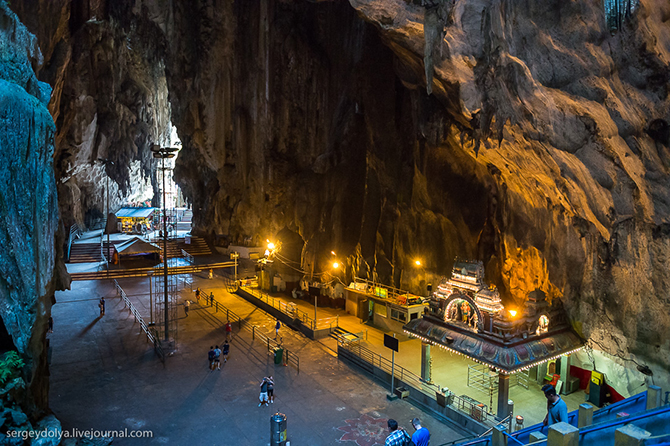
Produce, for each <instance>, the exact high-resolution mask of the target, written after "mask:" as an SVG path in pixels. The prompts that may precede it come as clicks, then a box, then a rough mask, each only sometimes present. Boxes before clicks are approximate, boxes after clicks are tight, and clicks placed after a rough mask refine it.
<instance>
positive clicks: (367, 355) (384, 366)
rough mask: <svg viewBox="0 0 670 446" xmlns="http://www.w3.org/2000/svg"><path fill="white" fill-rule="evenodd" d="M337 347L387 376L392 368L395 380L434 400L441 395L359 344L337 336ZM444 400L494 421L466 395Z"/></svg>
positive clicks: (436, 388) (476, 416)
mask: <svg viewBox="0 0 670 446" xmlns="http://www.w3.org/2000/svg"><path fill="white" fill-rule="evenodd" d="M338 346H339V347H341V348H343V349H345V350H347V351H348V352H351V353H352V354H354V355H355V356H357V357H358V358H359V359H361V360H363V361H365V362H366V363H368V364H369V365H371V366H372V367H376V368H378V369H380V370H382V371H384V372H386V373H388V374H389V375H390V374H391V370H392V368H393V369H394V370H393V371H394V372H395V373H394V377H395V379H397V380H400V381H402V382H403V383H406V384H407V385H410V386H412V387H413V388H415V389H417V390H419V391H421V392H423V393H424V394H426V395H429V396H431V397H434V398H436V397H437V393H441V387H440V386H439V385H437V384H435V383H432V382H427V381H426V380H424V379H423V378H421V377H420V376H418V375H416V374H415V373H413V372H411V371H409V370H407V369H406V368H404V367H402V366H400V365H398V364H395V366H394V367H392V363H391V360H389V359H387V358H384V357H383V356H381V355H380V354H378V353H375V352H373V351H371V350H369V349H367V348H365V347H362V346H361V345H360V342H356V343H351V342H344V338H343V337H339V336H338ZM445 398H446V401H447V405H451V406H452V407H454V408H456V409H458V410H459V411H460V412H463V413H464V414H466V415H468V416H470V417H472V418H473V419H475V420H477V421H480V422H487V424H489V425H490V423H491V422H492V421H494V420H495V415H494V414H492V413H490V412H489V411H488V406H487V405H486V404H482V403H480V402H479V401H477V400H474V399H472V398H470V397H468V396H466V395H461V396H458V395H455V394H453V393H450V394H449V395H448V396H447V395H445Z"/></svg>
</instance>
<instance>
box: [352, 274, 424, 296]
mask: <svg viewBox="0 0 670 446" xmlns="http://www.w3.org/2000/svg"><path fill="white" fill-rule="evenodd" d="M354 283H363V284H365V285H367V286H368V287H369V288H372V290H371V291H368V292H369V293H370V294H373V295H375V292H374V289H375V288H377V287H378V288H384V289H385V290H386V292H387V294H386V298H387V299H395V300H398V299H399V298H400V296H405V295H408V294H409V295H412V296H416V295H415V294H414V293H410V292H409V291H407V290H401V289H400V288H395V287H392V286H390V285H384V284H383V283H379V282H374V281H371V280H367V279H361V278H359V277H354ZM416 297H420V296H416Z"/></svg>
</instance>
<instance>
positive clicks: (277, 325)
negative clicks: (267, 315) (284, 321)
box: [275, 319, 281, 341]
mask: <svg viewBox="0 0 670 446" xmlns="http://www.w3.org/2000/svg"><path fill="white" fill-rule="evenodd" d="M280 328H281V323H280V322H279V319H277V323H276V324H275V341H276V340H277V336H279V329H280Z"/></svg>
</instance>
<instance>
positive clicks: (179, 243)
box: [151, 237, 212, 259]
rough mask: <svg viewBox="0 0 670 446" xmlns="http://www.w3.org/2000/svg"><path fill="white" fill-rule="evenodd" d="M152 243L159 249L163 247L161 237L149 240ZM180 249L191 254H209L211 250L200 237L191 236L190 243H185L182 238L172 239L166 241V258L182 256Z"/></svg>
mask: <svg viewBox="0 0 670 446" xmlns="http://www.w3.org/2000/svg"><path fill="white" fill-rule="evenodd" d="M151 242H152V243H155V244H156V245H158V246H159V247H160V248H161V250H162V249H163V239H161V238H155V239H152V240H151ZM182 249H183V250H184V251H186V252H187V253H189V254H191V255H192V256H205V255H210V254H211V253H212V251H211V250H210V249H209V245H207V242H206V241H205V239H203V238H201V237H191V243H190V244H188V245H187V244H186V243H185V242H184V238H183V237H181V238H178V239H172V240H168V242H167V253H168V259H172V258H175V257H183V255H182V253H181V251H182Z"/></svg>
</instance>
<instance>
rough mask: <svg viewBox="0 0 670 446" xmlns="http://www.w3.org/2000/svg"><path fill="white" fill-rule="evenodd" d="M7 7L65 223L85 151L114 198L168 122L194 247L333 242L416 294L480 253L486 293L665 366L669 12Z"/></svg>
mask: <svg viewBox="0 0 670 446" xmlns="http://www.w3.org/2000/svg"><path fill="white" fill-rule="evenodd" d="M12 8H14V9H15V10H16V11H17V13H18V14H19V16H20V17H21V18H22V19H23V20H24V21H25V22H26V24H27V26H28V28H29V29H31V30H33V29H34V31H33V32H34V33H35V34H36V35H37V37H38V41H39V43H40V46H41V47H42V49H43V52H44V54H45V64H44V66H43V68H40V69H38V75H39V76H40V79H41V80H45V81H47V82H49V83H50V84H51V85H52V86H53V87H54V94H53V96H52V99H51V103H50V111H51V113H52V115H53V116H54V119H55V121H56V124H57V134H56V154H55V157H54V165H55V169H56V178H57V179H58V180H59V191H60V196H61V198H60V203H59V205H60V207H61V210H63V209H68V210H70V208H68V206H74V208H73V209H77V210H76V211H75V212H70V213H69V214H68V215H79V214H81V215H84V214H85V213H86V212H91V211H90V210H91V209H93V208H95V207H96V206H97V207H98V208H99V207H100V202H99V201H96V200H97V199H96V198H94V197H96V196H100V195H99V194H98V193H97V192H96V190H95V188H93V187H92V186H88V184H89V183H95V184H98V185H99V184H100V181H99V178H101V177H100V176H98V175H99V173H97V174H93V173H92V172H95V170H94V169H93V167H92V166H94V164H95V159H97V158H107V159H110V160H112V161H114V162H115V164H114V165H111V164H107V166H106V173H107V174H108V175H110V176H111V178H112V179H113V180H114V183H115V184H118V187H119V189H120V190H122V194H121V196H124V194H127V193H126V192H124V191H125V190H126V189H124V187H127V185H128V183H129V181H130V183H132V182H133V181H132V180H130V179H129V178H128V176H127V172H128V171H129V169H128V167H129V166H130V163H131V162H136V163H140V165H142V166H147V164H146V162H147V159H148V152H147V149H148V144H149V143H150V142H157V141H159V140H160V139H161V138H162V136H161V135H163V134H164V132H165V128H167V122H169V120H170V118H171V119H172V121H173V122H174V124H175V126H176V127H177V130H178V132H179V136H180V139H181V140H182V142H183V147H184V148H183V150H182V152H181V154H180V157H179V159H178V161H177V167H176V171H175V176H176V178H177V180H178V182H179V184H180V186H181V187H182V189H183V191H184V193H185V195H186V196H187V197H188V199H189V200H190V201H191V202H192V203H193V207H194V213H195V215H194V224H195V227H196V231H197V232H200V233H201V234H204V235H206V236H210V237H212V238H213V236H224V237H226V238H227V240H228V241H230V242H237V241H241V240H243V239H245V238H247V237H252V238H255V239H257V240H265V239H266V238H273V237H274V236H275V235H276V234H278V233H280V231H282V233H284V234H286V233H290V234H293V235H296V236H298V237H299V238H300V239H301V240H302V241H303V242H304V247H303V248H302V250H301V251H300V252H301V254H300V258H299V259H297V260H299V261H300V262H301V265H302V268H303V269H304V270H305V271H312V270H314V271H317V272H320V271H325V270H326V269H327V267H328V266H327V262H326V260H327V259H329V253H330V251H331V250H334V251H336V252H337V255H338V256H339V257H341V259H346V262H345V263H346V265H347V272H346V275H342V277H341V279H342V280H344V281H347V280H348V279H349V278H350V277H351V276H352V275H354V274H356V275H359V276H363V277H372V276H376V277H378V278H379V279H380V280H382V281H384V282H387V283H394V284H396V285H398V286H400V287H402V288H410V289H412V290H413V291H415V292H424V293H425V290H426V288H425V287H426V285H427V284H428V283H436V281H437V280H438V278H439V277H440V276H441V275H444V274H447V273H448V271H449V269H450V266H451V262H452V260H453V258H454V257H455V256H461V257H469V258H477V259H481V260H483V261H484V262H485V264H486V268H487V275H488V279H489V280H490V281H491V282H492V283H494V284H496V285H497V286H498V287H499V288H500V289H501V292H502V293H503V295H504V296H505V299H506V301H507V302H509V303H516V304H517V305H522V304H523V301H524V300H525V298H526V296H527V294H528V293H529V292H531V291H533V290H535V289H541V290H542V291H544V292H545V293H546V294H547V295H548V296H549V297H550V298H551V299H552V300H553V299H560V300H561V301H562V302H563V303H564V304H565V307H566V308H567V310H568V312H569V314H570V316H571V319H572V320H573V322H574V325H575V328H576V329H577V330H578V331H579V332H580V333H581V334H582V335H583V336H584V337H585V338H587V339H589V340H590V341H591V342H592V344H591V345H593V346H594V347H596V348H599V349H601V350H603V351H604V352H606V353H608V354H611V355H614V356H620V357H622V358H630V357H631V355H635V357H637V358H638V360H640V361H642V362H647V363H648V364H649V365H650V366H651V367H652V370H653V371H654V372H655V373H656V374H663V373H664V371H667V370H668V367H669V366H670V363H669V362H668V358H670V354H669V353H670V336H669V335H670V316H668V314H669V311H668V309H669V307H670V305H669V302H668V300H667V296H668V295H669V291H670V277H669V276H668V274H669V273H668V269H667V261H668V255H669V254H670V241H669V240H670V239H669V235H670V229H669V228H670V221H669V218H668V214H669V210H670V191H669V190H668V188H669V186H670V182H669V181H668V180H669V172H670V149H669V145H670V126H669V124H668V122H670V111H669V106H670V99H669V97H668V91H669V90H668V87H669V85H670V84H669V80H670V79H669V76H670V74H669V73H670V70H669V69H668V68H669V66H668V65H669V63H670V5H668V3H667V2H666V1H663V0H641V1H640V2H639V5H637V6H636V8H635V9H634V11H633V13H632V15H631V16H630V17H629V18H628V19H627V20H625V21H624V22H622V24H621V26H620V28H619V29H618V30H616V32H611V30H610V27H609V25H608V23H607V22H606V19H605V13H604V10H603V5H602V2H601V1H600V0H577V1H571V2H565V1H562V0H549V1H544V2H530V1H524V0H521V1H518V0H424V1H414V0H412V1H410V0H383V1H379V0H349V1H348V2H345V1H336V0H332V1H328V0H322V1H308V0H244V1H239V0H238V1H233V0H222V1H211V0H197V1H196V0H194V1H188V2H186V1H184V2H162V1H152V0H118V1H116V0H115V1H114V2H111V1H110V2H106V1H104V0H87V1H66V0H60V1H50V2H46V1H40V0H24V1H18V0H17V1H14V2H12ZM34 11H38V13H37V14H34ZM31 14H33V15H31ZM168 103H169V107H168ZM137 171H140V172H144V173H143V175H147V176H149V177H151V171H150V168H149V169H148V170H147V169H146V168H144V167H143V169H139V170H137ZM77 172H81V175H78V174H77ZM98 187H99V186H98ZM63 189H65V190H63ZM78 197H82V198H81V201H80V202H81V204H76V203H77V198H78ZM84 197H86V198H84ZM86 200H88V201H86ZM77 213H79V214H77ZM68 218H70V217H68ZM78 218H79V217H78ZM291 238H292V239H294V238H295V237H291ZM415 257H419V258H421V259H422V261H423V266H422V268H421V269H415V268H413V266H412V264H413V262H412V260H413V259H414V258H415ZM666 379H667V374H666Z"/></svg>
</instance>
